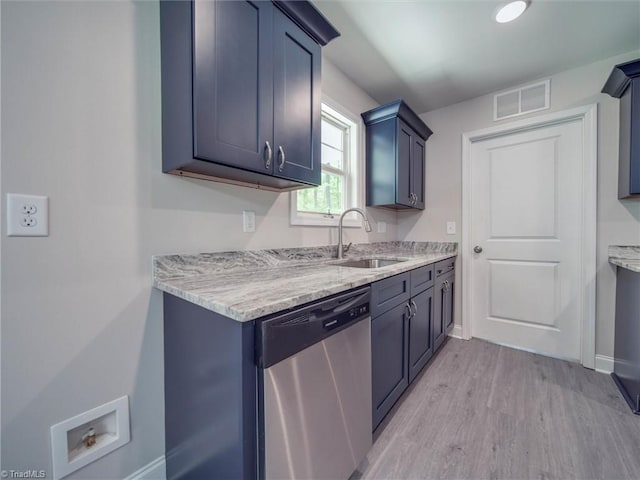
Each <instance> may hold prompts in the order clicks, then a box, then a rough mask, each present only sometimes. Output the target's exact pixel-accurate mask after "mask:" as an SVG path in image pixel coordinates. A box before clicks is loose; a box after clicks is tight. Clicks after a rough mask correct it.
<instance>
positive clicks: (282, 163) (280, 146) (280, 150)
mask: <svg viewBox="0 0 640 480" xmlns="http://www.w3.org/2000/svg"><path fill="white" fill-rule="evenodd" d="M278 155H280V165H278V170H280V171H282V170H284V159H285V157H284V148H282V145H278Z"/></svg>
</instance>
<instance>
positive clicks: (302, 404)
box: [257, 287, 372, 480]
mask: <svg viewBox="0 0 640 480" xmlns="http://www.w3.org/2000/svg"><path fill="white" fill-rule="evenodd" d="M257 346H258V363H259V367H260V372H259V373H260V374H259V380H258V381H259V383H260V385H259V403H260V411H259V415H258V417H259V422H260V428H259V436H260V438H259V445H260V477H261V478H265V479H296V480H301V479H323V480H324V479H332V480H339V479H345V480H346V479H347V478H348V477H349V476H350V475H351V474H352V473H353V471H354V470H355V469H356V468H357V466H358V465H359V464H360V462H361V461H362V459H363V458H364V457H365V455H366V454H367V452H368V451H369V449H370V448H371V443H372V434H371V317H370V316H369V287H366V288H360V289H357V290H353V291H350V292H347V293H344V294H339V295H336V296H334V297H331V298H329V299H325V300H321V301H319V302H316V303H313V304H310V305H308V306H305V307H302V308H300V309H297V310H295V311H292V312H289V313H286V314H283V315H280V316H277V317H275V318H271V319H268V320H265V321H263V322H262V323H261V325H260V328H259V329H258V343H257Z"/></svg>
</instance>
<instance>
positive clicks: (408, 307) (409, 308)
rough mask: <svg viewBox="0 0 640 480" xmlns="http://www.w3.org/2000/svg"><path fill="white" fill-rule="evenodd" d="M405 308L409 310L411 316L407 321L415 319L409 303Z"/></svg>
mask: <svg viewBox="0 0 640 480" xmlns="http://www.w3.org/2000/svg"><path fill="white" fill-rule="evenodd" d="M404 308H406V309H407V310H409V316H408V317H407V320H411V319H412V318H413V313H412V312H411V305H409V304H408V303H405V304H404Z"/></svg>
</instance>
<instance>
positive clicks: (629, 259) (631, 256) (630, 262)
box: [609, 245, 640, 273]
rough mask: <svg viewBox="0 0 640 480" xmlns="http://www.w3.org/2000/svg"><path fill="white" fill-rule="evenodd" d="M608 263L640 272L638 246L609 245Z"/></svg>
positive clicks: (639, 251)
mask: <svg viewBox="0 0 640 480" xmlns="http://www.w3.org/2000/svg"><path fill="white" fill-rule="evenodd" d="M609 263H611V264H613V265H616V266H618V267H622V268H626V269H627V270H631V271H632V272H638V273H640V246H638V245H610V246H609Z"/></svg>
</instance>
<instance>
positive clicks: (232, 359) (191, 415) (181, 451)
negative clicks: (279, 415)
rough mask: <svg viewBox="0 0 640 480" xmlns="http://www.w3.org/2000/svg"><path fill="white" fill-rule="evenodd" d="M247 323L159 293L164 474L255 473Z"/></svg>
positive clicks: (237, 476) (187, 476) (175, 476)
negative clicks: (160, 302)
mask: <svg viewBox="0 0 640 480" xmlns="http://www.w3.org/2000/svg"><path fill="white" fill-rule="evenodd" d="M254 352H255V349H254V324H253V322H245V323H241V322H237V321H235V320H232V319H229V318H226V317H223V316H222V315H218V314H216V313H214V312H211V311H209V310H205V309H204V308H202V307H200V306H198V305H195V304H193V303H190V302H187V301H186V300H182V299H180V298H177V297H174V296H173V295H170V294H168V293H165V294H164V388H165V452H166V465H167V467H166V468H167V479H169V480H173V479H214V478H220V479H223V478H233V479H255V478H256V476H257V458H258V449H257V439H256V425H257V423H256V422H257V418H256V410H257V392H256V382H257V367H256V362H255V354H254Z"/></svg>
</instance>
